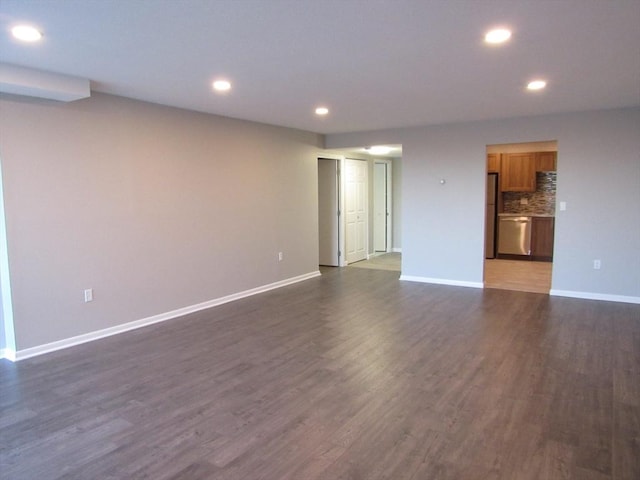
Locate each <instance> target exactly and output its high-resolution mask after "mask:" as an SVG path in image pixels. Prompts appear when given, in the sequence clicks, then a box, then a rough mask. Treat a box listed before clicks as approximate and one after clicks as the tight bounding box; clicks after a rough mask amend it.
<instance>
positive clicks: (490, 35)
mask: <svg viewBox="0 0 640 480" xmlns="http://www.w3.org/2000/svg"><path fill="white" fill-rule="evenodd" d="M510 38H511V30H507V29H506V28H494V29H493V30H489V31H488V32H487V34H486V35H485V36H484V41H485V42H487V43H492V44H497V43H504V42H506V41H507V40H509V39H510Z"/></svg>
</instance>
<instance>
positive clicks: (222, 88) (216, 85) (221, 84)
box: [213, 80, 231, 92]
mask: <svg viewBox="0 0 640 480" xmlns="http://www.w3.org/2000/svg"><path fill="white" fill-rule="evenodd" d="M213 89H214V90H216V91H217V92H228V91H229V90H231V82H229V81H228V80H216V81H215V82H213Z"/></svg>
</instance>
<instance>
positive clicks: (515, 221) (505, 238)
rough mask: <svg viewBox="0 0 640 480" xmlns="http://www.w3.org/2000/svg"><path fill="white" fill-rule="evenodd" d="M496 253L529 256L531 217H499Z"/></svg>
mask: <svg viewBox="0 0 640 480" xmlns="http://www.w3.org/2000/svg"><path fill="white" fill-rule="evenodd" d="M498 225H499V227H498V253H504V254H509V255H531V217H524V216H518V217H500V222H499V224H498Z"/></svg>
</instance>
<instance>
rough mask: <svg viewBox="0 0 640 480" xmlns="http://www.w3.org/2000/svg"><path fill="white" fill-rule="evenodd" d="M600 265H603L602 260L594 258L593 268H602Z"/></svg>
mask: <svg viewBox="0 0 640 480" xmlns="http://www.w3.org/2000/svg"><path fill="white" fill-rule="evenodd" d="M600 267H602V262H600V260H594V261H593V269H594V270H600Z"/></svg>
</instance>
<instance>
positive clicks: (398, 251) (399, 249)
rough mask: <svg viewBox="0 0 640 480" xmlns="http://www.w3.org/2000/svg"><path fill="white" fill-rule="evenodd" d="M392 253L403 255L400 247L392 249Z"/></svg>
mask: <svg viewBox="0 0 640 480" xmlns="http://www.w3.org/2000/svg"><path fill="white" fill-rule="evenodd" d="M391 251H392V252H397V253H402V248H400V247H397V248H396V247H394V248H392V249H391Z"/></svg>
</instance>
